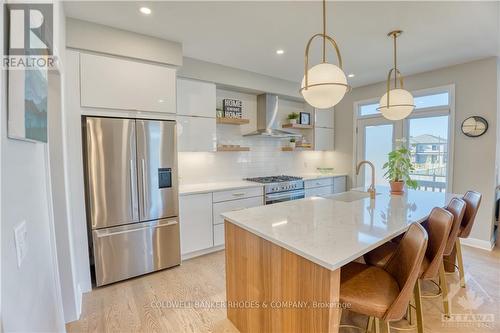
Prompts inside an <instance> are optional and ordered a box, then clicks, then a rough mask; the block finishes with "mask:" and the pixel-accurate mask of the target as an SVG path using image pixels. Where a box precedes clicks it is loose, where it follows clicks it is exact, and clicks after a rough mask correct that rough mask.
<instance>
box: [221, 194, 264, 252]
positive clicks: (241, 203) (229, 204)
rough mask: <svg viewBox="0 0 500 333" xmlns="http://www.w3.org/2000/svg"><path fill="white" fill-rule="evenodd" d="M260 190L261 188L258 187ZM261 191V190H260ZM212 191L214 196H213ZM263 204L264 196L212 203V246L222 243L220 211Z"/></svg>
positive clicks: (222, 219)
mask: <svg viewBox="0 0 500 333" xmlns="http://www.w3.org/2000/svg"><path fill="white" fill-rule="evenodd" d="M260 189H261V191H262V188H260ZM260 193H262V192H260ZM215 194H216V193H214V197H215ZM263 204H264V197H263V196H258V197H253V198H246V199H238V200H229V201H222V202H217V203H214V205H213V223H214V246H218V245H223V244H224V218H223V217H222V216H221V214H222V213H227V212H231V211H235V210H241V209H245V208H251V207H258V206H262V205H263Z"/></svg>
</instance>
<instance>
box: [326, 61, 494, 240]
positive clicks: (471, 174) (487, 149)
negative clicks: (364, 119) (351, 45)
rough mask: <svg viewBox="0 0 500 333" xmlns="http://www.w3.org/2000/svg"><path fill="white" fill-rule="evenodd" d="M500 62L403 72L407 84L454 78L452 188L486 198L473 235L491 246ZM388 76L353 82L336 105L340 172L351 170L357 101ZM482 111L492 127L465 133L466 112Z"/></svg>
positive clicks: (378, 91) (373, 93) (381, 87)
mask: <svg viewBox="0 0 500 333" xmlns="http://www.w3.org/2000/svg"><path fill="white" fill-rule="evenodd" d="M496 73H497V63H496V58H494V57H492V58H487V59H483V60H479V61H475V62H470V63H466V64H462V65H456V66H451V67H447V68H442V69H439V70H435V71H431V72H426V73H420V74H416V75H412V76H408V77H405V88H406V89H408V90H419V89H425V88H432V87H438V86H444V85H448V84H455V124H454V128H455V132H454V133H455V145H454V162H453V166H454V170H453V179H452V191H453V192H455V193H464V192H465V191H467V190H469V189H474V190H477V191H479V192H481V193H482V194H483V201H482V204H481V208H480V210H479V213H478V216H477V220H476V223H475V225H474V227H473V229H472V233H471V236H470V238H473V239H477V240H479V241H480V242H479V243H477V244H478V245H481V244H482V245H483V246H484V247H488V246H489V244H490V242H491V239H492V229H493V224H492V222H493V204H494V188H495V152H496V147H497V145H498V138H497V133H496V128H497V74H496ZM384 91H385V82H381V83H377V84H373V85H369V86H365V87H360V88H355V89H353V90H352V91H351V92H350V93H349V94H347V95H346V97H345V98H344V99H343V100H342V102H341V103H339V104H338V105H337V106H336V107H335V148H336V151H335V154H334V164H335V166H336V167H337V170H338V171H340V172H348V173H350V174H351V175H352V171H353V170H352V161H353V158H354V156H353V103H354V102H355V101H360V100H366V99H371V98H378V97H379V96H381V95H382V94H383V93H384ZM472 115H480V116H483V117H484V118H486V119H487V120H488V122H489V126H490V130H489V131H488V132H487V133H486V134H485V135H483V136H481V137H479V138H469V137H466V136H465V135H463V134H462V133H461V130H460V125H461V123H462V121H463V120H464V119H465V118H467V117H468V116H472Z"/></svg>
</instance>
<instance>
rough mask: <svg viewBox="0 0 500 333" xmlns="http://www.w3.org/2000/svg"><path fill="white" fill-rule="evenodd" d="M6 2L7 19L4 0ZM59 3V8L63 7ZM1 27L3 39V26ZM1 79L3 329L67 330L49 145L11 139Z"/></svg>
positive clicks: (4, 79)
mask: <svg viewBox="0 0 500 333" xmlns="http://www.w3.org/2000/svg"><path fill="white" fill-rule="evenodd" d="M0 5H1V7H0V17H3V15H4V13H3V10H4V7H3V3H2V4H0ZM57 5H58V4H56V5H55V11H58V10H59V9H58V7H57ZM56 28H57V27H56ZM0 30H1V33H0V36H2V37H0V38H3V36H4V32H3V25H2V26H1V27H0ZM0 45H3V40H1V41H0ZM0 82H1V83H0V87H1V88H2V89H1V91H0V95H1V98H0V101H1V105H0V108H1V128H0V139H1V179H2V188H1V205H2V211H1V221H2V223H1V240H2V241H1V242H2V270H1V271H2V281H1V283H2V285H1V290H2V295H1V297H2V299H1V303H2V304H4V307H3V308H2V312H3V313H2V327H1V330H3V331H6V332H11V331H19V332H35V331H47V332H49V331H50V332H62V331H64V330H65V328H64V321H63V317H62V303H61V299H60V289H59V285H58V275H57V263H56V261H55V258H57V254H56V249H55V237H54V225H53V220H52V212H51V202H50V198H51V188H50V183H49V176H48V175H49V170H48V151H47V145H46V144H43V143H30V142H26V141H19V140H11V139H8V138H7V105H6V96H7V93H6V84H5V83H6V72H5V71H2V73H1V77H0ZM21 221H26V225H27V239H28V242H27V243H28V252H27V255H26V258H25V259H24V262H23V264H22V265H21V267H18V266H17V259H16V249H15V244H14V234H13V229H14V227H15V226H17V225H18V224H19V223H20V222H21Z"/></svg>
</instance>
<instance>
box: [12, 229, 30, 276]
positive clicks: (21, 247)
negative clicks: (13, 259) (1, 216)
mask: <svg viewBox="0 0 500 333" xmlns="http://www.w3.org/2000/svg"><path fill="white" fill-rule="evenodd" d="M27 234H28V230H27V229H26V221H22V222H21V223H19V225H18V226H17V227H15V228H14V239H15V243H16V253H17V267H21V264H22V262H23V260H24V258H25V257H26V253H27V252H28V243H27Z"/></svg>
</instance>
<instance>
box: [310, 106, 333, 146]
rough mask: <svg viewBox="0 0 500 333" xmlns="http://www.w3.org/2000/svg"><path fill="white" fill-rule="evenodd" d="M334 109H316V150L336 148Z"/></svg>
mask: <svg viewBox="0 0 500 333" xmlns="http://www.w3.org/2000/svg"><path fill="white" fill-rule="evenodd" d="M333 128H334V110H333V108H330V109H315V110H314V150H327V151H328V150H334V137H333Z"/></svg>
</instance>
